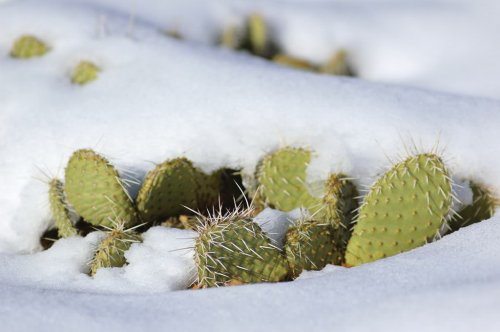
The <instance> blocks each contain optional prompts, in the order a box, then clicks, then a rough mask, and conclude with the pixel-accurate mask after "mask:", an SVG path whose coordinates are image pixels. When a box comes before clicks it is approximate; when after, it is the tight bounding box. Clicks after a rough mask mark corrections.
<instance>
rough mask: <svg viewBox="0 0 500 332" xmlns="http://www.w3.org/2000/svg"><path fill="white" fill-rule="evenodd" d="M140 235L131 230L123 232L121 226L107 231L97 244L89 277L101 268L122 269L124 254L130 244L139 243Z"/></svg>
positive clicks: (124, 260)
mask: <svg viewBox="0 0 500 332" xmlns="http://www.w3.org/2000/svg"><path fill="white" fill-rule="evenodd" d="M141 241H142V238H141V235H140V234H138V233H136V232H134V231H133V230H130V229H129V230H124V229H123V227H122V226H118V227H115V228H114V229H111V230H109V232H108V233H107V236H106V238H105V239H104V240H102V241H101V243H100V244H99V246H98V248H97V250H96V253H95V255H94V258H93V259H92V261H91V262H90V275H91V276H93V275H95V274H96V272H97V270H98V269H100V268H101V267H122V266H124V265H125V264H126V262H127V261H126V259H125V252H126V251H127V250H128V249H129V248H130V246H131V245H132V243H138V242H141Z"/></svg>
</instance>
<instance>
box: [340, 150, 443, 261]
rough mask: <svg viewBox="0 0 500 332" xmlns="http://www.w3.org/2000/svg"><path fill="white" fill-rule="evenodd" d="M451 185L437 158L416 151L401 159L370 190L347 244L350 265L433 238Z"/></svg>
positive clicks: (377, 257) (441, 220) (390, 254)
mask: <svg viewBox="0 0 500 332" xmlns="http://www.w3.org/2000/svg"><path fill="white" fill-rule="evenodd" d="M451 202H452V184H451V180H450V177H449V176H448V171H447V170H446V168H445V165H444V164H443V162H442V160H441V158H439V157H438V156H436V155H434V154H420V155H417V156H413V157H410V158H408V159H406V160H404V161H403V162H400V163H398V164H396V165H394V166H393V167H392V169H390V170H389V171H388V172H387V173H385V174H384V175H383V176H382V177H381V178H380V179H379V180H378V181H377V182H376V183H375V184H374V185H373V187H372V188H371V190H370V192H369V193H368V195H367V196H366V198H365V200H364V202H363V204H362V206H361V207H360V210H359V217H358V220H357V224H356V226H355V227H354V230H353V234H352V236H351V239H350V240H349V243H348V245H347V251H346V264H347V265H348V266H355V265H359V264H363V263H367V262H371V261H374V260H376V259H379V258H383V257H387V256H392V255H395V254H398V253H401V252H404V251H408V250H411V249H413V248H416V247H418V246H421V245H423V244H425V243H426V242H427V241H429V240H432V239H433V238H434V236H435V235H436V234H437V233H438V231H439V229H440V227H441V225H442V224H443V222H444V220H445V218H446V217H447V215H448V214H449V212H450V209H451Z"/></svg>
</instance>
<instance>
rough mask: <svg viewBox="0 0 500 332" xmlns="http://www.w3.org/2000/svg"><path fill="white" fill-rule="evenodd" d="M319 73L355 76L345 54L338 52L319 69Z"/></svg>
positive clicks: (341, 51) (344, 52)
mask: <svg viewBox="0 0 500 332" xmlns="http://www.w3.org/2000/svg"><path fill="white" fill-rule="evenodd" d="M320 72H321V73H323V74H329V75H341V76H356V75H355V74H354V72H353V70H352V68H351V66H350V65H349V62H348V57H347V53H346V51H344V50H340V51H338V52H337V53H335V54H334V55H333V56H332V57H331V58H330V60H328V62H327V63H326V64H325V65H323V66H322V67H321V68H320Z"/></svg>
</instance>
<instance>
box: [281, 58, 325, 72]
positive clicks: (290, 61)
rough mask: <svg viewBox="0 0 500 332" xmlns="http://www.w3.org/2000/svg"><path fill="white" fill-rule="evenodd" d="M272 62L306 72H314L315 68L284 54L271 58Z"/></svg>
mask: <svg viewBox="0 0 500 332" xmlns="http://www.w3.org/2000/svg"><path fill="white" fill-rule="evenodd" d="M273 62H275V63H277V64H280V65H283V66H288V67H293V68H297V69H303V70H308V71H316V70H317V68H316V67H315V66H313V65H312V64H310V63H309V62H307V61H305V60H302V59H298V58H294V57H292V56H289V55H285V54H277V55H275V56H274V57H273Z"/></svg>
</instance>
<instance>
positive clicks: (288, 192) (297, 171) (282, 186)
mask: <svg viewBox="0 0 500 332" xmlns="http://www.w3.org/2000/svg"><path fill="white" fill-rule="evenodd" d="M310 161H311V151H309V150H306V149H300V148H291V147H287V148H283V149H280V150H278V151H276V152H274V153H272V154H270V155H268V156H266V157H265V158H264V159H263V160H262V161H261V163H260V165H259V166H258V167H257V174H256V178H257V182H258V185H259V187H258V188H259V189H258V190H259V193H258V195H257V198H258V199H259V200H261V201H262V202H258V204H260V203H262V204H265V205H268V206H270V207H272V208H274V209H277V210H281V211H291V210H293V209H296V208H299V207H305V208H307V209H309V210H310V211H311V213H314V212H315V211H317V210H318V209H319V208H321V198H317V197H314V196H313V195H312V194H311V193H310V190H309V187H308V186H307V184H306V175H307V173H306V171H307V166H308V165H309V162H310Z"/></svg>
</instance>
